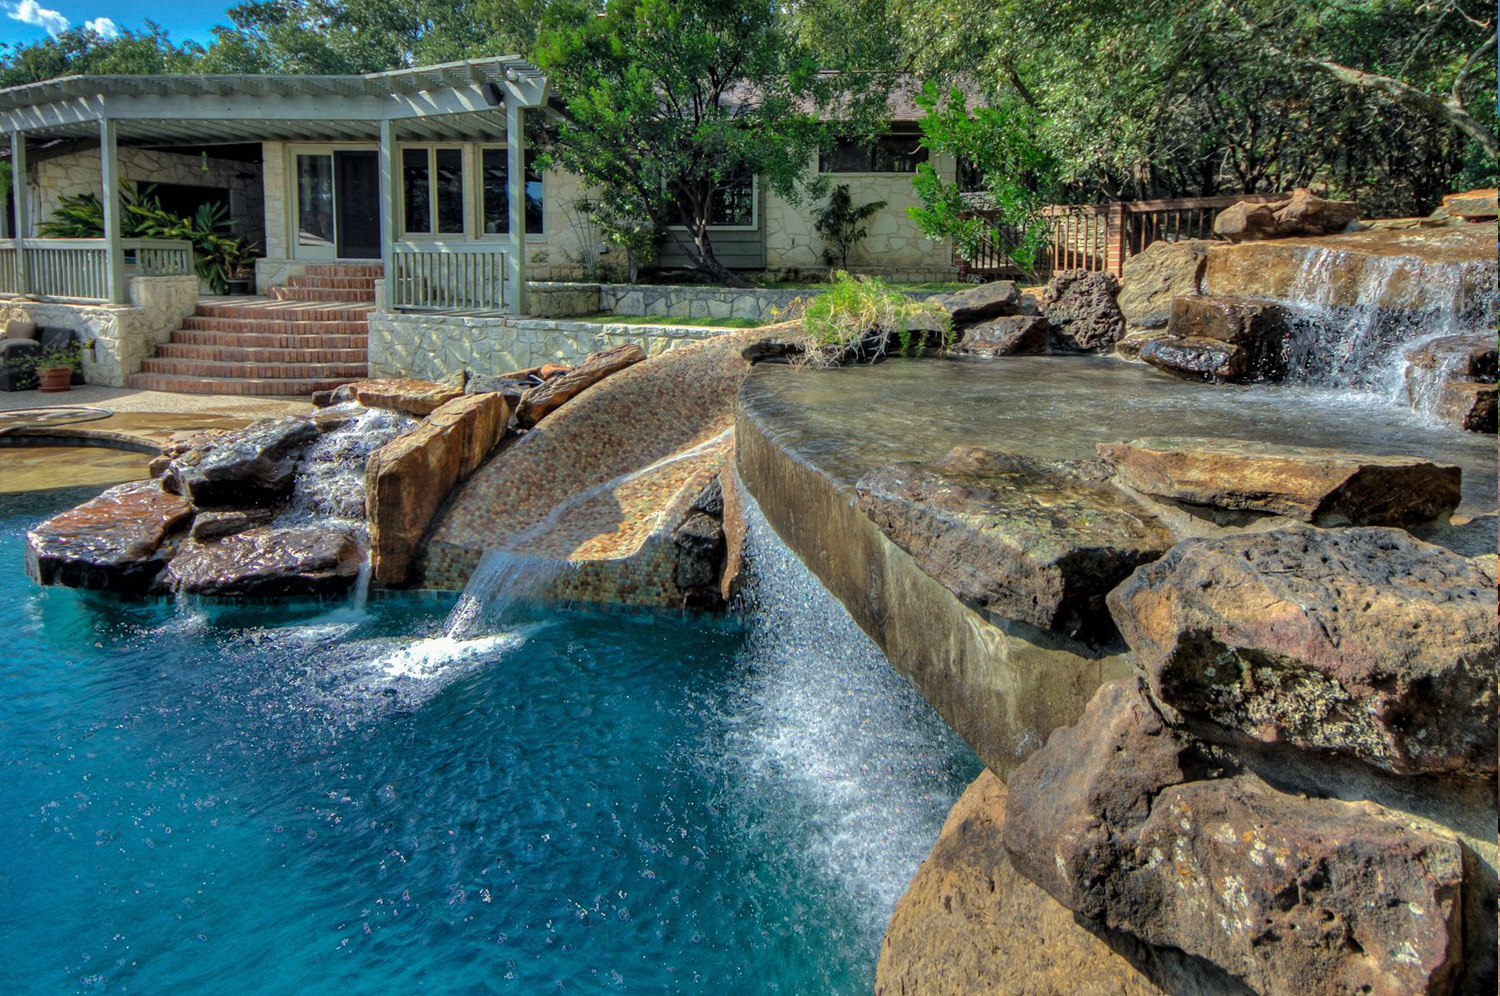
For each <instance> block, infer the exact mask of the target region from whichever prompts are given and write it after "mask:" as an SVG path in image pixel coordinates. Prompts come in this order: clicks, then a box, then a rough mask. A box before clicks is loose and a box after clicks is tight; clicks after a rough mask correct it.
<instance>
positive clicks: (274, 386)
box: [127, 263, 381, 395]
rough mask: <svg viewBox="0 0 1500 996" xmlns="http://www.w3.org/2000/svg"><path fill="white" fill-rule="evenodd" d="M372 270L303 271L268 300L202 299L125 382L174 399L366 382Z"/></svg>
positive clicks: (302, 391) (347, 266) (375, 272)
mask: <svg viewBox="0 0 1500 996" xmlns="http://www.w3.org/2000/svg"><path fill="white" fill-rule="evenodd" d="M380 273H381V270H380V267H379V266H378V265H370V264H364V263H328V264H320V265H316V266H309V267H308V268H307V272H306V273H305V274H303V275H301V276H296V277H292V278H291V279H290V280H288V281H287V283H286V284H285V285H284V286H280V287H272V288H271V296H270V297H223V298H205V299H203V300H201V301H199V302H198V308H197V310H196V311H195V312H193V314H192V315H191V316H189V317H188V318H186V319H184V320H183V323H182V328H180V329H178V330H177V331H176V332H173V333H172V337H171V339H170V341H168V342H166V343H164V344H163V345H161V346H158V347H157V350H156V355H155V356H151V357H148V358H147V359H145V360H143V361H142V362H141V372H140V373H138V374H132V375H131V376H130V377H129V379H128V380H127V383H128V385H129V386H130V387H133V388H136V389H138V390H143V391H175V392H177V393H179V394H238V395H307V394H311V393H312V392H313V391H326V390H329V389H330V388H334V387H337V386H338V385H340V384H347V383H348V382H350V381H354V380H362V379H363V378H364V377H365V376H367V371H368V367H367V359H368V346H369V327H368V319H369V314H370V312H371V311H374V310H375V280H376V279H377V278H378V277H379V276H380Z"/></svg>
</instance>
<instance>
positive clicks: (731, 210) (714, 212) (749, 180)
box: [708, 173, 755, 228]
mask: <svg viewBox="0 0 1500 996" xmlns="http://www.w3.org/2000/svg"><path fill="white" fill-rule="evenodd" d="M708 225H709V227H710V228H754V227H755V177H754V176H752V175H750V174H748V173H746V174H744V175H741V176H737V177H735V178H734V179H732V180H728V181H726V182H725V183H724V184H723V185H722V186H720V187H719V189H717V190H715V191H714V192H713V194H712V199H711V200H710V201H709V205H708Z"/></svg>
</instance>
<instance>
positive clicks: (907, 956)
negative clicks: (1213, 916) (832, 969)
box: [875, 771, 1162, 996]
mask: <svg viewBox="0 0 1500 996" xmlns="http://www.w3.org/2000/svg"><path fill="white" fill-rule="evenodd" d="M1005 810H1006V789H1005V786H1004V785H1003V784H1001V782H1000V779H998V778H996V777H995V776H994V775H993V774H992V773H990V772H989V771H985V772H983V773H982V774H980V776H979V777H978V778H977V779H975V780H974V782H973V784H971V785H970V786H969V788H968V790H967V791H965V792H964V794H963V796H962V797H961V798H960V799H959V800H958V802H957V803H956V804H955V805H954V806H953V809H952V810H951V811H950V812H949V814H948V820H947V822H946V823H945V824H944V825H943V831H942V833H941V834H940V835H939V836H938V839H937V843H936V844H935V845H934V846H933V848H932V853H931V854H930V855H929V856H928V857H927V860H926V861H924V862H922V867H921V868H920V869H919V870H918V871H917V874H916V877H914V878H913V879H912V881H911V884H910V885H909V886H908V887H907V889H906V894H905V895H904V896H902V897H901V901H900V902H899V903H898V904H897V905H896V911H895V913H893V914H892V915H891V923H890V928H889V929H888V930H887V931H886V933H885V940H884V942H883V943H882V944H881V948H880V963H879V965H878V966H877V967H876V969H875V994H876V996H978V994H981V993H984V994H990V993H1007V994H1018V996H1020V994H1025V996H1159V994H1160V993H1161V992H1162V990H1161V989H1159V988H1157V987H1156V986H1155V985H1153V984H1152V983H1151V982H1150V981H1149V980H1147V979H1146V978H1145V977H1144V976H1142V975H1141V974H1140V973H1139V972H1137V971H1136V970H1135V969H1134V968H1132V967H1131V966H1130V965H1129V964H1128V963H1127V962H1125V961H1123V960H1122V959H1121V958H1119V957H1118V956H1117V955H1116V954H1115V953H1114V951H1113V950H1112V949H1111V948H1110V947H1109V945H1107V944H1106V943H1105V942H1104V941H1102V940H1100V939H1099V938H1098V937H1096V936H1095V935H1094V934H1093V933H1091V932H1090V931H1089V930H1087V929H1085V928H1084V927H1083V926H1081V925H1079V924H1078V923H1077V922H1075V920H1074V917H1073V914H1072V913H1071V911H1069V910H1068V909H1066V908H1065V907H1063V906H1062V905H1060V904H1059V903H1057V902H1056V901H1055V900H1053V899H1052V897H1051V896H1049V895H1047V894H1046V893H1045V892H1043V891H1042V890H1041V889H1040V888H1038V887H1037V886H1036V885H1034V884H1033V883H1032V882H1030V881H1029V880H1027V879H1026V878H1025V876H1023V875H1020V874H1018V873H1017V872H1016V870H1015V869H1014V868H1013V867H1012V866H1011V863H1010V858H1009V856H1008V855H1007V854H1006V852H1005V846H1004V831H1005Z"/></svg>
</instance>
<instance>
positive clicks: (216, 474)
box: [162, 415, 318, 508]
mask: <svg viewBox="0 0 1500 996" xmlns="http://www.w3.org/2000/svg"><path fill="white" fill-rule="evenodd" d="M317 437H318V429H317V427H316V426H315V425H313V423H312V422H311V421H310V420H308V419H305V418H299V417H297V416H295V415H292V416H287V417H286V418H281V419H274V420H273V419H267V420H264V421H260V422H255V423H253V424H251V425H248V426H246V427H245V428H243V429H238V430H236V431H234V432H229V433H225V434H224V435H222V436H219V437H217V438H216V439H214V440H212V441H211V442H209V443H207V444H205V445H202V446H198V447H195V448H193V449H190V450H188V451H186V452H185V453H183V454H182V455H181V456H179V457H177V458H176V459H174V460H173V461H172V462H171V464H169V465H168V467H167V469H166V471H165V472H164V473H163V474H162V487H164V488H166V489H167V490H168V491H171V492H174V493H176V494H180V495H184V496H186V497H187V498H188V499H190V500H191V501H192V503H193V504H194V505H197V506H199V507H200V508H207V507H210V506H216V505H238V506H245V505H265V504H269V503H271V502H274V501H275V500H277V499H278V498H280V497H282V496H283V495H285V494H286V493H287V492H288V491H290V490H291V488H292V483H293V478H294V476H295V474H296V470H297V458H298V456H299V455H300V453H301V452H302V449H303V448H304V447H305V446H306V445H307V444H308V443H310V442H312V441H313V440H314V439H316V438H317Z"/></svg>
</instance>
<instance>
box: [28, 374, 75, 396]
mask: <svg viewBox="0 0 1500 996" xmlns="http://www.w3.org/2000/svg"><path fill="white" fill-rule="evenodd" d="M36 375H37V379H38V380H40V381H41V390H42V393H43V394H54V393H56V392H58V391H66V390H69V389H70V388H71V387H72V386H73V368H72V367H48V368H47V369H45V370H38V371H37V372H36Z"/></svg>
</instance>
